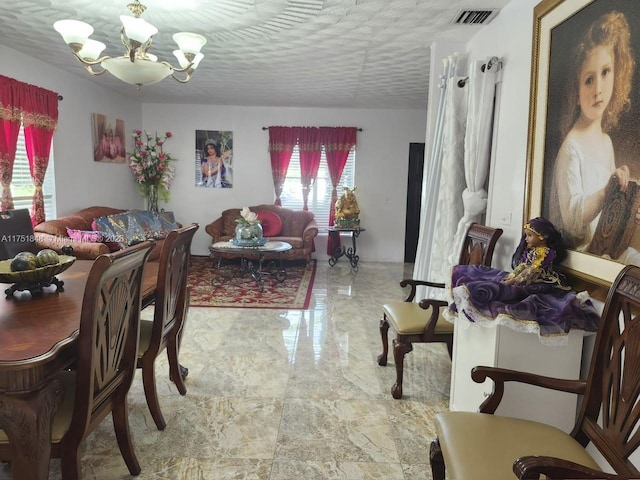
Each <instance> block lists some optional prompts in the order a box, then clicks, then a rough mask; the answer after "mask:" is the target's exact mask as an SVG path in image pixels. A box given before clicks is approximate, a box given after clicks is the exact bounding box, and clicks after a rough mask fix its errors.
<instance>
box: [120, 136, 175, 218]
mask: <svg viewBox="0 0 640 480" xmlns="http://www.w3.org/2000/svg"><path fill="white" fill-rule="evenodd" d="M171 137H172V134H171V132H166V133H165V134H164V137H160V136H158V134H157V133H156V134H154V135H151V134H149V133H148V132H146V131H143V130H134V131H133V138H134V149H133V152H130V153H129V168H130V169H131V172H132V173H133V175H134V176H135V177H136V182H137V183H138V185H139V187H140V193H141V194H142V196H144V197H146V198H147V204H148V208H149V210H155V211H157V210H158V198H161V199H162V200H163V201H165V202H168V201H169V198H170V193H169V189H170V188H171V182H172V180H173V177H174V175H175V167H174V166H173V165H172V164H171V163H172V162H174V161H175V160H176V159H175V158H173V157H172V156H171V154H169V153H167V152H165V151H164V150H163V145H164V143H165V142H166V141H167V139H169V138H171Z"/></svg>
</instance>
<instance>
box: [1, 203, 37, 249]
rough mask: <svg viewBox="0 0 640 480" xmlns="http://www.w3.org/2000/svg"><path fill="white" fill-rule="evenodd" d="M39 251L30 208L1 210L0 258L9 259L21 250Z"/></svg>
mask: <svg viewBox="0 0 640 480" xmlns="http://www.w3.org/2000/svg"><path fill="white" fill-rule="evenodd" d="M37 251H38V248H37V247H36V239H35V235H34V233H33V225H32V224H31V216H30V215H29V210H28V209H26V208H19V209H16V210H5V211H3V212H0V260H8V259H10V258H13V257H15V256H16V254H18V253H20V252H31V253H36V252H37Z"/></svg>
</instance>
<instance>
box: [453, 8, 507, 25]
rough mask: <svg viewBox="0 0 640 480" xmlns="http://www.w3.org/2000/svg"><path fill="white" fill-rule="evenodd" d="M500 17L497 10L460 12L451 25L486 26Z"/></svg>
mask: <svg viewBox="0 0 640 480" xmlns="http://www.w3.org/2000/svg"><path fill="white" fill-rule="evenodd" d="M496 15H498V10H496V9H484V10H460V11H459V12H458V13H457V15H456V16H455V17H454V18H453V20H452V21H451V23H453V24H455V25H486V24H487V23H489V22H490V21H491V20H493V19H494V18H495V17H496Z"/></svg>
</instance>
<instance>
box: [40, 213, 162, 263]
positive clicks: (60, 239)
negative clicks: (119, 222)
mask: <svg viewBox="0 0 640 480" xmlns="http://www.w3.org/2000/svg"><path fill="white" fill-rule="evenodd" d="M127 212H128V211H127V210H122V209H118V208H112V207H102V206H93V207H88V208H83V209H82V210H79V211H77V212H75V213H72V214H69V215H66V216H64V217H59V218H56V219H53V220H47V221H46V222H42V223H40V224H39V225H36V226H35V227H34V228H33V231H34V234H35V241H36V246H37V248H38V250H42V249H43V248H50V249H52V250H55V251H56V252H58V253H62V247H64V246H71V247H73V255H74V256H75V257H76V258H78V259H82V260H93V259H95V258H96V257H98V256H99V255H102V254H103V253H109V252H112V251H114V250H117V249H119V248H122V247H123V246H126V245H125V242H126V240H125V239H123V238H108V237H109V236H111V237H113V235H104V236H103V237H105V238H102V239H99V238H98V235H97V234H98V232H96V236H92V235H91V233H92V231H93V230H94V227H95V223H94V221H95V220H96V219H100V218H101V217H105V216H107V215H117V214H126V213H127ZM70 231H71V233H70ZM79 232H81V233H82V235H83V236H82V237H79V236H78V233H79ZM70 234H71V235H74V237H76V238H77V240H74V239H72V238H71V237H70ZM138 240H142V239H138ZM154 240H155V242H156V244H155V246H154V247H153V250H152V251H151V255H150V256H149V260H155V259H156V258H158V257H159V256H160V252H161V250H162V244H163V240H162V239H161V238H160V239H154Z"/></svg>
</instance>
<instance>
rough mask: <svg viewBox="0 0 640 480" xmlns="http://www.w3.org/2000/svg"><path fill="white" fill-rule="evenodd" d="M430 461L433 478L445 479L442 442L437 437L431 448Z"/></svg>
mask: <svg viewBox="0 0 640 480" xmlns="http://www.w3.org/2000/svg"><path fill="white" fill-rule="evenodd" d="M429 462H430V463H431V475H432V477H433V480H444V477H445V466H444V457H443V456H442V450H441V449H440V442H439V441H438V439H437V438H436V439H435V440H434V441H432V442H431V448H430V449H429Z"/></svg>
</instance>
